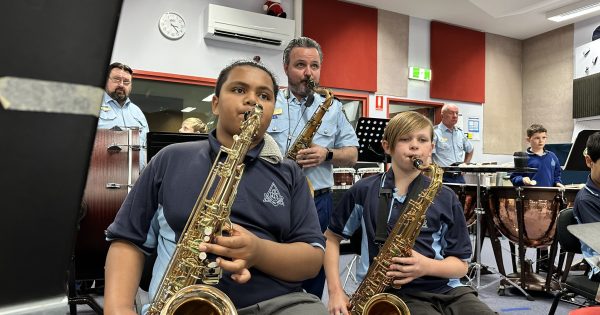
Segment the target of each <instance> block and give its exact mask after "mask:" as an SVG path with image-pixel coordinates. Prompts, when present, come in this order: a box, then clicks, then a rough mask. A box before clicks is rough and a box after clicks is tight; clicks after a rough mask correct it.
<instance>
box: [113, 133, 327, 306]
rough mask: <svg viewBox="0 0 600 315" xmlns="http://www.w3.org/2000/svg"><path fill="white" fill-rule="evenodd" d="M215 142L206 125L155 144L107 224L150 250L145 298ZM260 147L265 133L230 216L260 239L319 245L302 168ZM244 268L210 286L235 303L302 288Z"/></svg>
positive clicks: (203, 175)
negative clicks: (241, 274)
mask: <svg viewBox="0 0 600 315" xmlns="http://www.w3.org/2000/svg"><path fill="white" fill-rule="evenodd" d="M269 140H270V143H271V145H270V146H271V148H273V147H274V148H275V150H277V149H276V147H277V145H276V143H275V142H274V141H273V140H272V139H269ZM220 146H221V145H220V143H219V142H218V141H217V139H216V138H215V135H214V132H213V133H211V134H210V135H209V139H208V140H204V141H195V142H187V143H180V144H173V145H169V146H167V147H165V148H164V149H162V150H161V151H160V152H159V153H158V154H157V155H156V156H155V157H154V158H153V159H152V160H151V161H150V163H148V166H147V167H146V169H145V170H144V172H143V173H142V174H141V176H140V177H139V179H138V180H137V182H136V184H135V185H134V187H133V189H132V190H131V192H130V193H129V195H128V196H127V198H126V199H125V202H124V203H123V205H122V206H121V209H120V210H119V212H118V214H117V216H116V218H115V221H114V222H113V223H112V224H111V225H110V226H109V227H108V230H107V239H108V240H116V239H121V240H127V241H129V242H131V243H133V244H134V245H136V246H137V247H139V248H140V249H141V250H142V251H144V252H146V253H149V252H151V251H153V249H154V248H156V249H157V253H158V257H157V260H156V263H155V265H154V270H153V274H152V281H151V284H150V290H149V293H150V296H151V297H153V296H154V294H155V293H156V291H157V288H158V285H159V283H160V280H161V278H162V275H163V274H164V271H165V269H166V267H167V265H168V263H169V260H170V257H171V256H172V254H173V252H174V250H175V245H176V242H177V240H178V239H179V237H180V235H181V232H182V230H183V228H184V227H185V224H186V222H187V219H188V217H189V215H190V212H191V210H192V208H193V207H194V204H195V203H196V200H197V198H198V196H199V194H200V191H201V190H202V187H203V184H204V182H205V180H206V178H207V176H208V174H209V172H210V169H211V166H212V163H213V160H214V159H215V157H216V155H217V153H218V151H219V149H220ZM264 146H265V140H263V141H262V142H261V143H260V144H259V145H257V146H256V147H254V148H252V149H251V150H249V152H248V153H247V155H246V158H245V161H244V164H245V170H244V173H243V175H242V179H241V180H240V183H239V186H238V189H237V196H236V198H235V201H234V203H233V205H232V209H231V215H230V218H231V221H232V222H233V223H236V224H239V225H241V226H243V227H244V228H246V229H247V230H249V231H250V232H252V233H254V234H255V235H257V236H258V237H260V238H263V239H268V240H271V241H275V242H279V243H293V242H305V243H309V244H311V245H313V246H317V247H320V248H323V249H324V246H325V238H324V236H323V234H322V233H321V230H320V226H319V221H318V218H317V214H316V213H317V212H316V210H315V205H314V202H313V200H312V198H311V196H310V193H309V190H308V185H307V182H306V178H305V176H304V174H303V173H302V170H301V169H300V167H299V166H298V165H297V164H296V163H295V162H294V161H291V160H287V159H284V160H282V161H280V162H273V161H267V160H265V159H264V158H262V157H261V155H260V153H261V150H262V149H263V147H264ZM265 151H266V150H265ZM224 158H225V153H222V154H221V158H220V159H221V160H224ZM250 272H251V274H252V277H251V279H250V281H249V282H247V283H245V284H238V283H235V282H234V281H233V280H231V278H230V277H229V274H226V273H224V274H223V277H222V278H221V280H220V282H219V284H218V285H216V287H218V288H219V289H220V290H222V291H223V292H224V293H225V294H227V295H228V296H229V297H230V298H231V300H232V301H233V303H234V304H235V305H236V307H237V308H241V307H246V306H249V305H253V304H256V303H258V302H260V301H263V300H267V299H270V298H273V297H276V296H280V295H283V294H287V293H290V292H299V291H301V290H302V288H301V282H288V281H283V280H280V279H276V278H274V277H272V276H269V275H266V274H264V273H262V272H261V271H259V270H257V269H254V268H251V269H250Z"/></svg>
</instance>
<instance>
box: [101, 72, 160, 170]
mask: <svg viewBox="0 0 600 315" xmlns="http://www.w3.org/2000/svg"><path fill="white" fill-rule="evenodd" d="M132 76H133V71H132V70H131V68H130V67H129V66H127V65H124V64H122V63H120V62H115V63H112V64H111V65H110V66H108V78H107V79H106V88H105V93H104V98H103V101H102V106H101V107H100V119H99V120H98V128H99V129H110V128H113V127H115V126H117V127H120V128H139V132H140V138H139V139H140V145H142V146H143V147H145V146H146V133H148V131H149V129H148V122H147V121H146V117H144V113H143V112H142V110H141V109H140V108H139V107H138V106H137V105H135V104H133V102H131V100H130V99H129V93H131V80H132ZM145 162H146V155H145V151H144V150H140V171H141V170H142V168H143V167H144V165H145V164H146V163H145Z"/></svg>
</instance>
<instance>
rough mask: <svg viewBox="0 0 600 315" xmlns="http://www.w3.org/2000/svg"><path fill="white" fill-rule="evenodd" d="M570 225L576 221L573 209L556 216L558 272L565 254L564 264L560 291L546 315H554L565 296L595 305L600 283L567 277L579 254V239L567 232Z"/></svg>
mask: <svg viewBox="0 0 600 315" xmlns="http://www.w3.org/2000/svg"><path fill="white" fill-rule="evenodd" d="M572 224H577V220H575V216H574V215H573V208H567V209H564V210H562V211H561V212H560V214H559V215H558V221H557V223H556V235H555V237H556V238H557V240H558V243H559V244H560V250H561V254H560V255H561V257H560V258H559V263H558V269H559V270H560V269H561V268H562V262H563V258H564V255H565V254H566V262H565V265H564V269H563V270H562V272H561V278H560V286H561V290H560V291H559V292H558V293H557V294H556V296H555V297H554V300H553V301H552V306H551V307H550V311H549V312H548V315H554V312H555V311H556V307H557V306H558V302H560V300H561V298H562V297H563V296H565V295H571V296H582V297H583V298H585V299H586V300H587V301H591V302H590V303H591V304H594V303H595V298H596V292H597V291H598V285H599V284H600V283H598V282H594V281H591V280H590V279H588V276H587V275H585V274H583V275H569V271H570V269H571V264H572V262H573V256H574V255H575V254H581V243H580V242H579V239H577V238H576V237H575V236H573V234H571V232H569V230H567V226H569V225H572ZM570 303H571V302H570ZM573 304H577V305H580V306H583V305H582V304H579V303H575V302H573ZM586 304H587V303H586Z"/></svg>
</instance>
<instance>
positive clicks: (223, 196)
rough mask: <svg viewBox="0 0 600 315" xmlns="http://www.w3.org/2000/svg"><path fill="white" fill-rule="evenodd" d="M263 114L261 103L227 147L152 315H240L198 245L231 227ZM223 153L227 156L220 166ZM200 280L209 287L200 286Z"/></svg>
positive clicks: (180, 243) (214, 168) (179, 244)
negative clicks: (240, 187)
mask: <svg viewBox="0 0 600 315" xmlns="http://www.w3.org/2000/svg"><path fill="white" fill-rule="evenodd" d="M262 114H263V108H262V106H261V105H260V104H256V105H255V107H254V110H253V111H252V112H248V113H246V115H245V116H246V117H245V118H246V119H245V120H244V121H243V122H242V125H241V133H240V134H239V135H235V136H233V145H232V146H231V148H226V147H224V146H221V149H220V151H219V153H218V154H217V157H216V158H215V162H214V163H213V165H212V168H211V170H210V173H209V175H208V178H207V179H206V181H205V182H204V186H203V187H202V191H201V192H200V196H198V200H197V201H196V204H195V205H194V208H193V209H192V213H191V214H190V217H189V218H188V221H187V223H186V225H185V228H184V230H183V231H182V233H181V237H180V238H179V241H178V242H177V247H176V249H175V253H174V254H173V257H171V260H170V262H169V266H168V267H167V270H166V271H165V274H164V275H163V277H162V280H161V282H160V285H159V287H158V291H157V293H156V295H155V297H154V301H153V302H152V305H151V306H150V308H149V310H148V313H147V314H149V315H156V314H161V315H166V314H227V315H232V314H237V311H236V308H235V306H234V304H233V303H232V302H231V300H230V299H229V297H227V295H226V294H225V293H223V292H222V291H221V290H219V289H217V288H215V287H213V286H212V285H215V284H217V283H219V279H220V278H221V274H222V270H221V268H219V266H218V265H217V263H216V261H211V260H209V259H208V255H207V253H206V252H201V251H200V250H198V245H199V244H200V243H210V242H214V240H215V238H216V237H217V236H220V235H222V234H223V230H224V229H230V228H231V221H230V218H229V215H230V213H231V206H232V205H233V201H234V200H235V196H236V194H237V187H238V184H239V182H240V179H241V178H242V174H243V173H244V164H243V162H244V157H245V156H246V153H247V152H248V149H249V148H250V145H251V144H252V141H253V139H254V137H255V136H256V134H257V132H258V129H259V127H260V119H261V117H262ZM223 152H225V153H227V157H226V158H225V160H224V161H222V162H220V161H219V160H220V157H221V153H223ZM213 187H215V188H214V191H213V192H212V194H210V190H211V188H213ZM198 280H200V281H201V282H202V283H204V284H196V282H197V281H198Z"/></svg>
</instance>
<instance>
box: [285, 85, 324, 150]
mask: <svg viewBox="0 0 600 315" xmlns="http://www.w3.org/2000/svg"><path fill="white" fill-rule="evenodd" d="M308 88H309V89H310V90H311V91H314V92H316V93H318V94H321V95H323V96H325V101H323V103H322V104H321V105H319V108H317V110H316V111H315V113H314V114H313V115H312V117H310V120H309V121H308V122H306V125H305V126H304V129H302V132H300V134H299V135H298V137H297V138H296V141H294V144H292V146H291V147H290V149H289V150H288V152H287V155H286V157H287V158H289V159H292V160H294V161H296V156H298V151H300V150H302V149H306V148H310V144H311V143H312V140H313V138H314V137H315V133H316V132H317V129H319V126H321V122H322V121H323V116H325V113H326V112H327V110H329V107H331V104H333V93H332V92H331V90H329V89H325V88H320V87H317V84H316V83H315V81H313V79H311V78H309V79H308Z"/></svg>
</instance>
